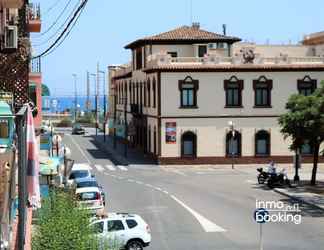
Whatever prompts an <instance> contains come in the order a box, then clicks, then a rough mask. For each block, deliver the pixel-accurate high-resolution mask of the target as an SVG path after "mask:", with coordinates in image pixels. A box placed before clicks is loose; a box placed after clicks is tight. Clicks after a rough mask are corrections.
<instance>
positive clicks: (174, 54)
mask: <svg viewBox="0 0 324 250" xmlns="http://www.w3.org/2000/svg"><path fill="white" fill-rule="evenodd" d="M168 55H170V56H171V57H178V53H177V52H168Z"/></svg>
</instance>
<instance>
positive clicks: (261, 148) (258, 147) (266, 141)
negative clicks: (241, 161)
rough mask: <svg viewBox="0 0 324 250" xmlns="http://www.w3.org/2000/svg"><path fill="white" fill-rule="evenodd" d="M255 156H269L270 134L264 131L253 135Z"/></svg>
mask: <svg viewBox="0 0 324 250" xmlns="http://www.w3.org/2000/svg"><path fill="white" fill-rule="evenodd" d="M255 155H256V156H268V155H270V134H269V132H267V131H265V130H260V131H258V132H257V133H256V134H255Z"/></svg>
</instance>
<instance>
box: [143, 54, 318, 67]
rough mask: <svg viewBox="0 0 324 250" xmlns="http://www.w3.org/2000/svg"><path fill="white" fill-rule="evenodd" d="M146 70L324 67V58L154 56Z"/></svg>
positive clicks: (285, 56)
mask: <svg viewBox="0 0 324 250" xmlns="http://www.w3.org/2000/svg"><path fill="white" fill-rule="evenodd" d="M147 59H148V60H147V64H146V68H147V69H150V68H156V67H163V66H164V67H170V68H172V66H174V67H186V66H197V67H203V66H206V67H213V66H215V67H217V66H220V67H222V66H224V67H226V66H228V67H230V66H240V65H247V66H256V67H257V66H260V67H262V66H265V67H266V66H276V65H278V66H280V65H288V66H289V65H297V66H298V65H324V57H311V56H305V57H294V56H287V55H283V56H278V57H263V56H261V55H260V54H253V56H252V57H249V58H248V57H246V56H243V54H242V55H238V56H233V57H222V56H219V55H217V54H207V55H205V56H204V57H171V56H170V55H168V54H153V55H150V56H148V58H147Z"/></svg>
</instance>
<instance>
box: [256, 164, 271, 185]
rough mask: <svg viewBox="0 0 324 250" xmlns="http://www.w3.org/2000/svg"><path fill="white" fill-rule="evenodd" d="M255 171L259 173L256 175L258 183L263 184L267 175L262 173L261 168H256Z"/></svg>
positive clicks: (264, 172)
mask: <svg viewBox="0 0 324 250" xmlns="http://www.w3.org/2000/svg"><path fill="white" fill-rule="evenodd" d="M257 171H258V172H259V174H258V177H257V178H258V183H259V184H264V183H265V182H266V180H268V178H269V174H268V172H266V171H263V168H257Z"/></svg>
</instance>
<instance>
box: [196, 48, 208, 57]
mask: <svg viewBox="0 0 324 250" xmlns="http://www.w3.org/2000/svg"><path fill="white" fill-rule="evenodd" d="M206 54H207V45H199V46H198V57H204V56H205V55H206Z"/></svg>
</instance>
